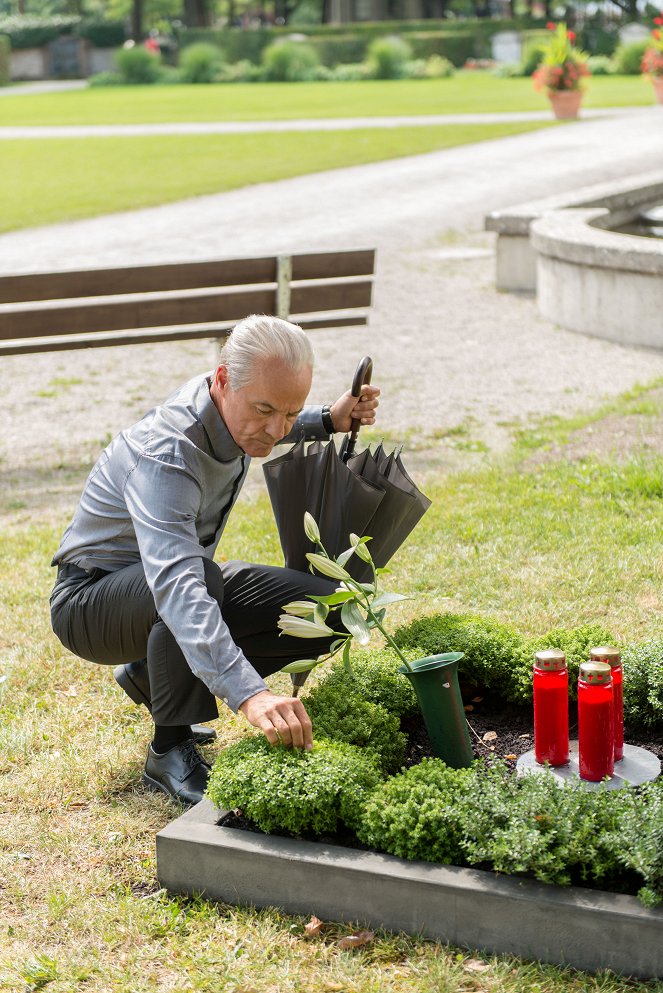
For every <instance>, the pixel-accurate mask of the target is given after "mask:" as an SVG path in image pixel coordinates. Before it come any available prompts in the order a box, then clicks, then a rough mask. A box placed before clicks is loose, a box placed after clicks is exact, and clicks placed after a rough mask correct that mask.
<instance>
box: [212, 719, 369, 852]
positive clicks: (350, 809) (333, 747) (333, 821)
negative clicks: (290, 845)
mask: <svg viewBox="0 0 663 993" xmlns="http://www.w3.org/2000/svg"><path fill="white" fill-rule="evenodd" d="M381 779H382V776H381V773H380V769H379V766H378V762H377V759H376V757H375V755H374V754H373V753H372V752H363V751H361V750H360V749H358V748H354V747H353V746H352V745H346V744H343V743H341V742H331V741H321V740H318V741H316V743H315V745H314V746H313V751H310V752H307V751H303V750H301V749H296V748H294V749H293V748H284V747H281V746H277V747H274V746H272V745H270V744H269V743H268V742H267V740H266V739H265V738H263V737H262V736H261V737H257V736H253V737H250V738H245V739H244V740H243V741H239V742H237V743H236V744H235V745H231V746H230V747H229V748H226V749H225V750H224V751H223V752H222V753H221V755H219V757H218V758H217V760H216V762H215V763H214V766H213V768H212V772H211V775H210V780H209V785H208V787H207V796H208V797H209V798H210V799H211V800H212V802H213V803H214V804H215V805H216V806H217V807H219V808H221V809H224V808H225V809H228V808H231V809H234V808H240V809H241V811H242V813H243V814H244V815H245V816H246V817H248V818H249V819H250V820H251V821H253V823H254V824H255V825H256V826H257V827H259V828H260V830H261V831H265V832H267V833H270V832H273V831H290V832H292V834H302V833H304V832H307V831H312V832H314V833H316V834H325V833H329V832H334V831H336V830H337V829H338V828H339V826H340V825H342V824H345V825H347V826H348V827H351V828H355V827H356V826H357V825H358V824H359V822H360V821H361V817H362V811H363V807H364V803H365V801H366V799H367V798H368V795H369V793H370V792H371V791H372V790H373V789H374V788H375V787H376V786H377V784H378V783H379V782H380V781H381Z"/></svg>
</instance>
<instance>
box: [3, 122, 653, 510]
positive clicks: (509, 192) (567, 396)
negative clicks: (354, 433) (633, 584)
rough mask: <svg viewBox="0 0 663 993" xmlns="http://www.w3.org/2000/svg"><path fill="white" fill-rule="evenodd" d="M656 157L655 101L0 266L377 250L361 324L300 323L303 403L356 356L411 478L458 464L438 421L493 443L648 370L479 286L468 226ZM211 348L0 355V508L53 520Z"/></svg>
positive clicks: (70, 235) (180, 208) (104, 224)
mask: <svg viewBox="0 0 663 993" xmlns="http://www.w3.org/2000/svg"><path fill="white" fill-rule="evenodd" d="M662 158H663V115H662V114H661V109H660V108H658V107H654V108H651V109H646V110H644V111H638V112H637V113H624V114H623V115H619V116H617V117H614V118H610V119H605V118H603V119H594V120H584V121H582V122H579V123H577V124H574V125H570V126H565V127H558V128H551V129H547V130H544V131H539V132H533V133H530V134H524V135H519V136H515V137H510V138H504V139H500V140H498V141H492V142H483V143H479V144H476V145H471V146H466V147H461V148H456V149H451V150H448V151H442V152H435V153H431V154H428V155H422V156H417V157H412V158H402V159H396V160H394V161H391V162H382V163H378V164H375V165H367V166H359V167H354V168H350V169H341V170H336V171H333V172H328V173H320V174H317V175H313V176H305V177H302V178H300V179H292V180H286V181H283V182H279V183H269V184H262V185H258V186H253V187H250V188H247V189H244V190H239V191H236V192H232V193H226V194H220V195H218V196H206V197H199V198H195V199H191V200H188V201H184V202H180V203H176V204H172V205H169V206H164V207H158V208H151V209H147V210H140V211H136V212H131V213H123V214H115V215H111V216H106V217H101V218H96V219H92V220H88V221H80V222H76V223H72V224H58V225H53V226H51V227H48V228H43V229H32V230H27V231H20V232H16V233H12V234H8V235H4V236H2V237H0V272H18V271H23V272H28V271H38V270H40V269H51V268H68V267H77V266H84V265H104V264H109V265H119V264H125V263H131V262H151V261H157V260H178V259H193V258H210V257H224V256H225V257H232V256H236V255H237V256H239V255H253V254H256V253H261V254H262V253H272V252H278V251H306V250H324V249H329V248H337V247H338V248H354V247H361V246H365V245H377V247H378V274H377V281H376V290H375V307H374V311H373V315H372V319H371V324H370V327H369V328H368V329H359V330H358V329H349V330H346V331H327V332H317V333H316V334H315V335H314V346H315V349H316V354H317V360H318V368H317V372H316V378H315V381H314V388H313V395H312V399H315V400H322V399H327V398H332V397H333V396H335V395H336V394H337V393H339V392H341V390H343V389H345V388H346V387H347V385H348V383H349V381H350V379H351V376H352V372H353V370H354V366H355V364H356V361H357V359H358V358H359V357H360V356H361V355H362V354H364V353H366V352H369V353H371V354H372V355H373V358H374V360H375V368H376V371H375V380H376V382H379V383H380V384H381V386H382V387H383V404H382V407H381V417H380V424H381V428H382V430H383V431H384V432H385V434H386V436H387V437H389V438H392V439H400V440H403V441H405V442H406V443H407V448H408V449H409V452H410V454H409V455H408V465H409V466H413V467H414V469H415V471H417V472H419V473H421V474H423V475H425V474H426V472H427V471H433V470H436V471H437V470H438V469H439V468H440V467H444V466H446V465H450V464H454V462H455V461H456V460H457V458H458V453H457V450H456V449H454V447H453V445H452V444H451V443H450V439H449V438H448V437H447V432H448V431H449V430H450V429H453V428H457V427H458V426H461V427H462V428H463V429H464V430H465V432H466V434H465V435H463V436H461V437H463V438H465V439H466V440H467V439H469V440H477V441H478V440H481V441H483V442H484V443H485V444H487V445H488V446H489V447H490V448H491V449H499V448H500V447H501V446H503V445H504V444H506V443H507V441H508V438H509V431H508V426H507V425H509V424H513V422H526V421H528V420H530V419H531V418H533V417H536V416H538V415H541V414H551V413H558V414H562V415H564V414H571V413H573V412H575V411H578V410H582V409H587V408H591V407H593V406H596V404H597V403H599V402H600V401H602V400H604V399H605V398H607V397H609V396H612V395H614V394H618V393H620V392H622V391H624V390H626V389H628V388H629V387H631V386H633V385H634V384H635V383H636V382H646V381H649V380H651V379H653V378H654V377H656V376H660V375H663V352H652V351H645V350H642V349H630V348H623V347H621V346H618V345H614V344H611V343H609V342H605V341H601V340H598V339H592V338H588V337H584V336H582V335H575V334H572V333H569V332H565V331H561V330H559V329H556V328H555V327H554V326H552V325H551V324H550V323H548V322H547V321H545V320H544V319H543V318H541V317H540V316H539V315H538V313H537V311H536V307H535V304H534V302H533V300H532V299H530V298H527V297H518V296H513V295H506V294H499V293H497V292H496V291H495V288H494V257H493V250H494V241H493V236H492V235H489V234H487V233H485V232H483V218H484V216H485V214H486V213H487V212H488V211H490V210H493V209H497V208H500V207H506V206H508V205H510V204H515V203H521V202H523V201H526V200H530V199H534V198H538V197H542V196H547V195H549V194H554V193H557V192H562V191H564V190H567V189H571V188H577V187H580V186H584V185H588V184H592V183H595V182H600V181H606V180H609V179H618V178H623V177H625V176H630V175H634V174H637V173H640V172H646V171H648V170H651V169H654V168H657V167H660V162H661V161H662ZM215 356H216V351H215V346H214V345H213V344H212V343H209V342H197V343H186V344H167V345H146V346H132V347H130V348H112V349H111V348H109V349H93V350H90V351H89V352H71V353H55V354H50V355H40V356H15V357H8V358H4V359H3V360H2V363H1V365H0V383H1V386H2V391H3V399H4V403H3V427H2V435H1V438H0V512H4V513H5V514H11V515H13V516H14V517H18V518H19V519H20V518H23V517H25V518H28V517H29V515H30V514H32V513H33V512H34V511H39V513H40V514H42V513H46V512H48V511H50V512H52V513H54V514H56V515H58V516H60V517H61V516H62V515H63V514H66V513H67V512H68V511H69V510H70V509H71V506H72V504H73V501H74V499H75V493H76V491H77V490H78V489H80V485H81V482H82V479H83V478H84V474H85V471H86V469H87V468H88V467H89V464H90V462H91V461H92V460H93V459H94V458H95V457H96V455H97V453H98V450H99V448H100V447H101V446H102V445H103V444H105V442H106V441H107V440H108V438H109V437H110V436H112V434H113V433H115V431H117V430H118V429H119V428H121V427H122V426H123V425H125V424H126V423H128V422H130V421H131V419H133V418H135V417H137V416H139V415H140V413H141V412H142V411H144V410H146V409H147V408H148V407H149V406H151V405H152V404H153V403H154V402H156V401H157V400H158V399H160V398H161V397H163V396H164V395H165V394H166V393H167V392H168V391H170V389H171V388H173V387H174V386H176V385H177V384H178V383H179V382H180V381H181V380H183V379H184V378H186V377H188V376H189V375H193V374H195V373H196V372H197V371H199V370H201V369H206V368H209V367H211V366H212V365H213V364H214V361H215ZM456 437H458V436H456Z"/></svg>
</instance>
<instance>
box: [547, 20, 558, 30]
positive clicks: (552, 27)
mask: <svg viewBox="0 0 663 993" xmlns="http://www.w3.org/2000/svg"><path fill="white" fill-rule="evenodd" d="M556 27H557V25H556V24H555V22H554V21H548V23H547V24H546V31H554V30H555V29H556Z"/></svg>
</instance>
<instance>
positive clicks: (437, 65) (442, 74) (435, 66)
mask: <svg viewBox="0 0 663 993" xmlns="http://www.w3.org/2000/svg"><path fill="white" fill-rule="evenodd" d="M455 72H456V67H455V66H454V64H453V62H451V61H450V60H449V59H445V57H444V56H443V55H429V56H428V58H427V59H426V67H425V70H424V77H425V78H426V79H450V78H451V77H452V76H453V75H454V74H455Z"/></svg>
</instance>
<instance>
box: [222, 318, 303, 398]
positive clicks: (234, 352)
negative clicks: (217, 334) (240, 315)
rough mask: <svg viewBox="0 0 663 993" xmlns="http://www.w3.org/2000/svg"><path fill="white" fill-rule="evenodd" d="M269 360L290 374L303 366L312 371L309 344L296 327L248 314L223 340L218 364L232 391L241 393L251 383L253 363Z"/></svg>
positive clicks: (280, 321) (295, 325)
mask: <svg viewBox="0 0 663 993" xmlns="http://www.w3.org/2000/svg"><path fill="white" fill-rule="evenodd" d="M272 358H274V359H281V361H282V362H284V363H285V365H286V366H288V368H290V369H292V371H293V372H298V371H299V370H300V369H301V368H302V366H305V365H307V366H310V368H311V369H313V349H312V348H311V342H310V341H309V339H308V337H307V335H306V334H305V333H304V332H303V331H302V329H301V328H300V327H299V325H298V324H290V322H289V321H283V320H281V318H279V317H268V316H267V315H265V314H251V316H250V317H245V318H244V320H243V321H240V322H239V324H236V325H235V327H234V328H233V330H232V332H231V334H230V336H229V337H228V338H226V341H225V344H224V345H223V348H222V349H221V354H220V358H219V363H220V365H225V367H226V368H227V370H228V379H229V382H230V386H231V389H233V390H241V389H242V387H244V386H246V385H247V384H248V383H250V382H251V377H252V375H253V369H254V364H255V363H256V362H258V361H260V360H262V359H272Z"/></svg>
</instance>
